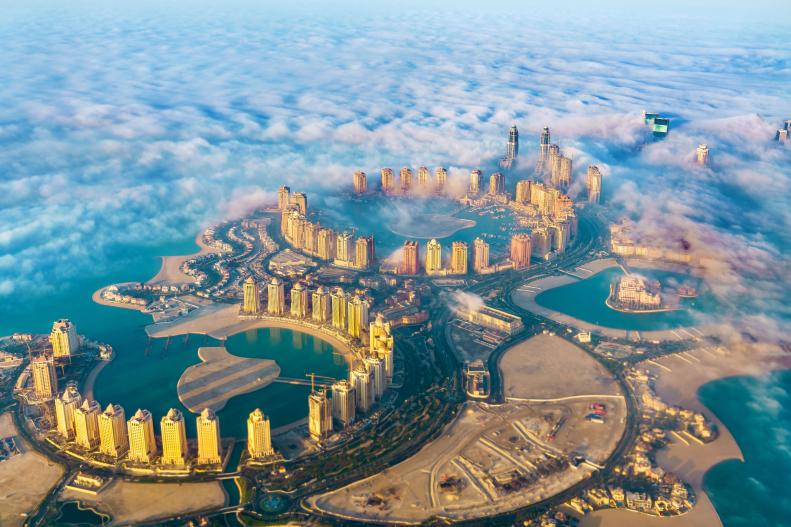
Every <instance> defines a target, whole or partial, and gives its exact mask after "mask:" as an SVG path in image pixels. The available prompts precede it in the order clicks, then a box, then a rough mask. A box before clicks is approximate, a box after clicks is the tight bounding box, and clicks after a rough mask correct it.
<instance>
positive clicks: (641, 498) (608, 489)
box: [568, 476, 695, 516]
mask: <svg viewBox="0 0 791 527" xmlns="http://www.w3.org/2000/svg"><path fill="white" fill-rule="evenodd" d="M694 500H695V498H694V494H693V493H692V491H691V490H690V489H689V487H688V486H687V485H686V484H684V483H682V482H680V481H678V479H677V478H675V477H672V476H670V477H668V478H665V480H663V481H662V482H661V483H659V484H657V485H655V486H653V487H651V488H650V489H641V490H629V489H628V488H624V487H622V486H620V485H617V484H612V485H607V486H604V487H595V488H592V489H589V490H587V491H585V493H584V494H583V495H582V496H578V497H575V498H572V499H571V500H570V501H569V502H568V505H569V506H570V507H571V508H573V509H575V510H576V511H578V512H580V513H582V514H585V513H588V512H591V511H595V510H599V509H607V508H613V509H617V508H624V509H629V510H633V511H636V512H642V513H645V514H653V515H659V516H672V515H677V514H683V513H685V512H687V511H689V510H690V509H691V508H692V506H693V505H694Z"/></svg>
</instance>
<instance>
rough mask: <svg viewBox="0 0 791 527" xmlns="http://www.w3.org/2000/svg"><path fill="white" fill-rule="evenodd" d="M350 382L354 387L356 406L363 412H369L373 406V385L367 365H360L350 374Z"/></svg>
mask: <svg viewBox="0 0 791 527" xmlns="http://www.w3.org/2000/svg"><path fill="white" fill-rule="evenodd" d="M349 382H350V383H351V385H352V386H354V395H355V406H356V407H357V409H358V410H360V411H361V412H368V410H370V409H371V405H372V404H373V402H374V401H373V383H372V382H371V374H370V372H369V371H368V369H367V368H366V367H365V364H363V363H358V364H357V365H356V366H355V367H354V368H352V370H351V371H350V372H349Z"/></svg>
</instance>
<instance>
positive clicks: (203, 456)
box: [195, 408, 222, 465]
mask: <svg viewBox="0 0 791 527" xmlns="http://www.w3.org/2000/svg"><path fill="white" fill-rule="evenodd" d="M195 425H196V427H197V430H198V464H200V465H219V464H220V463H222V445H221V441H220V419H219V417H217V414H215V413H214V412H213V411H212V410H211V409H210V408H204V409H203V411H202V412H201V413H200V415H199V416H198V417H197V418H196V419H195Z"/></svg>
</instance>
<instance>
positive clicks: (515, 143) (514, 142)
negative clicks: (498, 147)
mask: <svg viewBox="0 0 791 527" xmlns="http://www.w3.org/2000/svg"><path fill="white" fill-rule="evenodd" d="M518 155H519V130H517V129H516V125H513V126H512V127H511V129H510V130H509V131H508V144H507V145H506V147H505V157H504V158H503V159H502V160H501V161H500V167H501V168H511V166H513V164H514V161H515V160H516V156H518Z"/></svg>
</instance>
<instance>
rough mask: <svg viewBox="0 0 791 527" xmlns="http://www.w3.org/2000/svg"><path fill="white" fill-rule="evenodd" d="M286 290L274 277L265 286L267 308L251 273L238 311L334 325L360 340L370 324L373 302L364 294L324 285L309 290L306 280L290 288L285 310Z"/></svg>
mask: <svg viewBox="0 0 791 527" xmlns="http://www.w3.org/2000/svg"><path fill="white" fill-rule="evenodd" d="M285 291H286V289H285V284H284V283H283V281H282V280H281V279H280V278H277V277H275V278H272V280H270V282H269V283H268V284H267V285H266V306H265V307H264V305H263V302H262V301H261V296H262V295H261V290H260V288H259V286H258V284H257V283H256V281H255V280H254V279H253V277H251V276H250V277H248V278H247V279H246V280H245V282H244V290H243V298H242V308H241V310H240V312H239V314H240V315H242V316H256V315H262V314H268V315H273V316H286V315H290V316H291V317H293V318H297V319H303V320H306V319H310V320H312V321H313V322H316V323H318V324H326V325H332V327H333V328H335V329H337V330H339V331H342V332H345V333H347V334H348V335H349V336H350V337H353V338H357V339H359V338H361V336H362V333H363V332H364V330H365V328H367V327H368V322H369V312H370V310H371V302H370V301H369V300H368V298H366V297H364V296H362V295H351V294H349V293H347V292H346V291H344V290H343V288H341V287H336V288H334V289H333V290H332V291H330V290H329V289H328V288H326V287H324V286H319V287H318V288H316V289H315V290H313V291H309V290H308V288H307V286H305V285H304V284H303V283H301V282H296V283H295V284H294V285H293V286H292V287H291V295H290V296H291V298H290V304H289V309H288V311H286V293H285ZM308 299H310V301H309V300H308Z"/></svg>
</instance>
